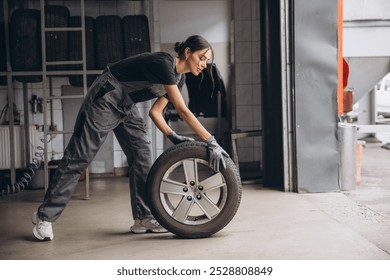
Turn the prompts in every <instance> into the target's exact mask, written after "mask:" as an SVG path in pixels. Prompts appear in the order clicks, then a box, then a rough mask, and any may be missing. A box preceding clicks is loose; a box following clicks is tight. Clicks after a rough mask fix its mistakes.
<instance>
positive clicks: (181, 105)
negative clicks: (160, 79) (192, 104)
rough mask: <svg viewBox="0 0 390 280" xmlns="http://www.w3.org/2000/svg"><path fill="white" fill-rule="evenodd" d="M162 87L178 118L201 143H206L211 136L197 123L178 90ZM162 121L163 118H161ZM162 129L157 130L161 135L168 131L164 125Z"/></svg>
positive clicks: (167, 86)
mask: <svg viewBox="0 0 390 280" xmlns="http://www.w3.org/2000/svg"><path fill="white" fill-rule="evenodd" d="M164 87H165V90H166V91H167V93H168V96H169V99H170V101H171V102H172V104H173V106H174V107H175V109H176V111H177V113H178V114H179V116H180V117H181V118H182V119H183V120H184V121H185V122H186V123H187V124H188V125H189V126H190V127H191V129H192V130H193V131H194V132H195V133H196V134H197V135H198V136H199V137H200V138H201V139H202V140H203V141H207V139H209V138H210V136H211V134H210V133H209V132H208V131H207V130H206V129H205V128H204V127H203V125H202V124H201V123H200V122H199V121H198V119H197V118H196V117H195V116H194V114H193V113H192V112H191V111H190V109H188V107H187V105H186V104H185V102H184V99H183V97H182V96H181V94H180V91H179V88H178V87H177V86H176V85H165V86H164ZM164 99H165V98H164ZM157 102H158V101H156V103H157ZM161 103H162V102H161ZM167 103H168V100H166V104H167ZM166 104H165V105H164V107H165V106H166ZM161 105H162V104H161ZM162 109H164V108H162ZM161 112H162V110H161ZM160 115H161V113H160ZM161 117H162V116H161ZM151 118H152V117H151ZM152 119H153V118H152ZM162 119H163V120H164V118H162ZM153 121H154V120H153ZM164 122H165V120H164ZM155 123H156V122H155ZM156 125H157V124H156ZM165 125H166V126H167V127H168V128H169V126H168V124H167V123H166V122H165ZM162 127H163V129H165V130H163V129H161V128H160V127H159V128H160V130H161V131H162V132H163V133H165V131H168V130H167V128H164V125H163V126H162ZM169 130H170V132H172V129H170V128H169ZM168 134H169V133H168Z"/></svg>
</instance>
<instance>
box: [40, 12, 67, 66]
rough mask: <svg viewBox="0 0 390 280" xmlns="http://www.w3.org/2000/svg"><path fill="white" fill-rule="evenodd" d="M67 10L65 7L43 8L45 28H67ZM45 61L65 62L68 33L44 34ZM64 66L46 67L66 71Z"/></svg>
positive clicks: (51, 32)
mask: <svg viewBox="0 0 390 280" xmlns="http://www.w3.org/2000/svg"><path fill="white" fill-rule="evenodd" d="M69 16H70V13H69V10H68V8H67V7H65V6H55V5H47V6H45V26H46V27H68V24H69ZM45 36H46V37H45V39H46V61H48V62H51V61H66V60H67V59H68V32H61V31H50V32H46V34H45ZM66 68H67V66H66V65H55V66H48V68H47V69H48V70H66Z"/></svg>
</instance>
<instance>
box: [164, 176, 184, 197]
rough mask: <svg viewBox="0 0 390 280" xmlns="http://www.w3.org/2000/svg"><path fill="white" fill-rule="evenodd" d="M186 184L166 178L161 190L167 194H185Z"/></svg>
mask: <svg viewBox="0 0 390 280" xmlns="http://www.w3.org/2000/svg"><path fill="white" fill-rule="evenodd" d="M184 187H186V184H183V183H180V182H176V181H173V180H170V179H164V180H163V181H162V183H161V188H160V191H161V192H162V193H165V194H177V195H183V188H184Z"/></svg>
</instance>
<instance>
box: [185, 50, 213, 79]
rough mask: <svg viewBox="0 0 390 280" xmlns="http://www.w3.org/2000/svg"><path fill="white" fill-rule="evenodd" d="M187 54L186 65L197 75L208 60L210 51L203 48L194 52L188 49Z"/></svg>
mask: <svg viewBox="0 0 390 280" xmlns="http://www.w3.org/2000/svg"><path fill="white" fill-rule="evenodd" d="M187 54H188V56H187V59H186V63H187V67H188V68H189V70H190V72H191V73H192V74H194V75H195V76H198V75H199V74H200V72H202V70H203V69H204V68H206V66H207V62H209V61H210V59H211V56H212V52H211V49H203V50H199V51H195V52H191V51H189V49H188V52H187Z"/></svg>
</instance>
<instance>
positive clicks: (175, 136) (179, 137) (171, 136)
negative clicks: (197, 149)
mask: <svg viewBox="0 0 390 280" xmlns="http://www.w3.org/2000/svg"><path fill="white" fill-rule="evenodd" d="M167 137H168V139H169V140H171V142H172V143H173V144H175V145H177V144H180V143H183V142H186V141H195V139H194V138H191V137H187V136H183V135H178V134H176V132H174V131H172V133H171V134H169V135H167Z"/></svg>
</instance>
